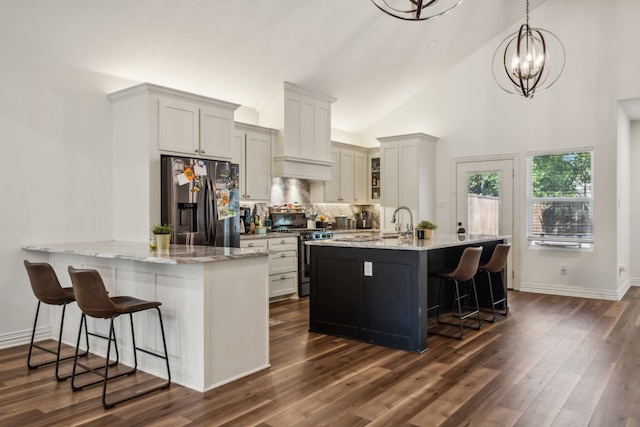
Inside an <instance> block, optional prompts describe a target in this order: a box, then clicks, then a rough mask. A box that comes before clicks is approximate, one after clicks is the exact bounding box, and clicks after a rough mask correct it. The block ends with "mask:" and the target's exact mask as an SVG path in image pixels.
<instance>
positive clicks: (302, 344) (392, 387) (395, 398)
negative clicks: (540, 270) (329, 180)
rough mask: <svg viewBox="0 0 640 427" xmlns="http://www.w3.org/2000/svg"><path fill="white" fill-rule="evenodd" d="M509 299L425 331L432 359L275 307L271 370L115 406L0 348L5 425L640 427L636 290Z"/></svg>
mask: <svg viewBox="0 0 640 427" xmlns="http://www.w3.org/2000/svg"><path fill="white" fill-rule="evenodd" d="M509 298H510V300H509V301H510V306H511V310H510V313H509V315H508V316H507V317H502V316H500V317H499V318H498V320H497V321H496V323H494V324H488V323H483V327H482V329H481V330H480V331H469V332H465V339H464V340H463V341H458V340H455V339H449V338H445V337H440V336H434V337H430V339H429V350H428V351H427V352H426V353H423V354H414V353H407V352H404V351H398V350H393V349H389V348H384V347H377V346H373V345H369V344H366V343H362V342H358V341H351V340H346V339H341V338H335V337H330V336H324V335H318V334H310V333H308V332H307V318H308V300H306V299H303V300H299V301H285V302H280V303H276V304H272V305H271V308H270V316H271V317H272V318H274V319H277V320H281V321H282V323H280V324H278V325H275V326H272V327H271V328H270V339H271V364H272V367H271V368H270V369H267V370H264V371H262V372H259V373H256V374H253V375H251V376H249V377H246V378H243V379H240V380H238V381H235V382H233V383H231V384H228V385H225V386H223V387H220V388H218V389H215V390H212V391H210V392H208V393H198V392H195V391H193V390H190V389H187V388H185V387H181V386H179V385H176V384H174V385H172V386H171V388H170V389H169V390H165V391H161V392H156V393H153V394H151V395H148V396H145V397H142V398H140V399H137V400H134V401H131V402H128V403H125V404H122V405H119V406H117V407H116V408H114V409H110V410H104V409H103V408H102V405H101V401H100V393H101V388H100V387H93V388H89V389H87V390H84V391H81V392H77V393H72V392H71V390H70V385H69V381H65V382H61V383H57V382H56V381H55V379H54V377H53V370H54V368H53V367H43V368H40V369H36V370H33V371H29V370H28V369H27V367H26V355H27V347H26V346H20V347H14V348H10V349H5V350H0V426H50V425H56V426H59V425H83V426H107V425H108V426H111V425H126V426H142V425H144V426H172V427H173V426H216V425H228V426H265V427H266V426H269V427H279V426H320V425H330V426H349V427H353V426H365V425H367V426H438V425H443V426H467V425H474V426H511V425H516V426H536V427H538V426H554V427H556V426H558V427H560V426H562V427H565V426H587V425H591V426H608V427H609V426H640V287H633V288H631V289H630V290H629V291H628V292H627V295H626V296H625V298H624V299H623V300H622V301H603V300H592V299H581V298H570V297H562V296H550V295H539V294H528V293H523V292H511V293H510V295H509ZM52 344H53V343H52ZM68 350H70V349H68ZM153 381H157V378H154V377H152V376H150V375H147V374H144V373H139V374H136V375H134V376H132V377H127V378H125V379H122V380H120V381H119V387H121V388H122V389H123V390H126V389H127V388H129V386H131V385H136V386H139V385H142V386H144V385H145V384H146V383H151V382H153Z"/></svg>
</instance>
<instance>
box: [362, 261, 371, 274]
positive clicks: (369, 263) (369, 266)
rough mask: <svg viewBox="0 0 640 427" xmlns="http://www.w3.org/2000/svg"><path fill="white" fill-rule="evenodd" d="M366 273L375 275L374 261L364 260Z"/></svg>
mask: <svg viewBox="0 0 640 427" xmlns="http://www.w3.org/2000/svg"><path fill="white" fill-rule="evenodd" d="M364 275H365V276H369V277H371V276H373V263H372V262H371V261H365V262H364Z"/></svg>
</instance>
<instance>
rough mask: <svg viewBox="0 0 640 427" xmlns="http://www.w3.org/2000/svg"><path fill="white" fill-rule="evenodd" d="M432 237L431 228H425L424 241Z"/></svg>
mask: <svg viewBox="0 0 640 427" xmlns="http://www.w3.org/2000/svg"><path fill="white" fill-rule="evenodd" d="M432 237H433V228H427V229H426V230H424V238H425V239H430V238H432Z"/></svg>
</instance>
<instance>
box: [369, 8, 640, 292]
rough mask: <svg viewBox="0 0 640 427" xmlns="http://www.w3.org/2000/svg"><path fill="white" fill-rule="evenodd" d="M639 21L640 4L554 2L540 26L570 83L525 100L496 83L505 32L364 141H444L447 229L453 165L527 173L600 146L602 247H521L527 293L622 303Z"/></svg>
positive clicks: (439, 194) (598, 227)
mask: <svg viewBox="0 0 640 427" xmlns="http://www.w3.org/2000/svg"><path fill="white" fill-rule="evenodd" d="M637 16H640V2H637V1H625V0H614V1H606V2H605V1H601V0H548V1H547V2H546V3H544V4H543V5H542V6H541V7H539V8H537V9H536V10H535V11H534V13H532V15H531V20H530V22H531V24H532V25H533V26H539V27H541V28H544V29H547V30H550V31H552V32H554V33H555V34H556V35H557V36H558V37H559V38H560V40H561V41H562V42H563V44H564V46H565V49H566V52H567V61H566V66H565V70H564V72H563V75H562V76H561V78H560V80H559V81H558V82H557V83H556V84H555V85H554V86H553V87H552V88H551V89H549V90H548V91H546V92H543V93H541V94H538V95H536V97H535V98H534V99H532V100H525V99H523V98H521V97H517V96H513V95H509V94H506V93H505V92H503V91H502V90H501V89H500V88H499V87H498V86H497V85H496V83H495V82H494V80H493V77H492V75H491V60H492V57H493V53H494V50H495V48H496V47H497V46H498V44H499V43H500V41H501V40H502V39H503V38H504V37H506V35H507V33H505V34H503V35H501V36H499V37H496V38H495V39H494V41H492V42H491V43H489V44H487V45H486V46H484V47H483V48H482V49H479V50H478V51H477V52H475V53H474V54H473V55H472V56H470V57H468V58H467V59H465V60H464V61H463V62H461V63H460V64H459V65H458V66H457V67H455V68H454V69H453V70H451V71H450V72H449V73H448V74H447V75H445V76H444V77H443V78H442V79H441V80H439V81H437V82H436V83H434V84H433V85H431V86H430V87H429V88H427V89H426V90H424V91H422V92H420V93H419V94H417V95H416V96H415V97H414V98H412V99H411V100H409V101H408V102H407V103H406V104H405V105H403V106H402V107H401V108H399V109H397V110H396V111H395V112H394V113H392V114H391V115H389V116H388V117H387V118H385V119H384V120H382V121H381V122H380V123H378V124H377V125H376V126H375V127H373V128H372V129H370V130H368V131H367V132H366V134H365V135H364V137H363V143H364V144H365V145H366V144H370V143H371V141H372V140H374V139H375V138H376V137H380V136H389V135H398V134H406V133H413V132H424V133H427V134H430V135H434V136H436V137H438V138H440V139H439V141H438V142H437V144H436V145H437V161H436V164H437V167H436V173H437V181H438V186H437V189H436V200H439V201H440V200H444V201H446V208H439V209H438V210H437V218H436V220H437V222H438V224H439V225H440V229H441V230H454V225H455V222H454V213H455V212H454V208H455V199H454V195H453V179H452V177H453V174H452V165H453V161H452V159H453V158H456V157H469V156H483V155H504V154H511V153H518V154H520V159H521V165H520V166H521V167H520V170H521V173H522V174H524V172H525V170H526V169H525V163H524V162H525V159H526V153H527V152H528V151H534V150H545V149H557V148H563V147H565V148H572V147H584V146H593V147H595V155H594V162H595V164H594V221H595V224H594V234H595V245H594V249H593V250H592V251H575V250H558V249H556V250H552V249H533V248H529V247H528V246H527V244H526V242H519V245H518V246H516V247H515V248H514V249H515V250H516V251H518V252H519V255H520V266H521V268H520V269H521V271H520V279H521V283H520V287H521V289H522V290H530V291H543V292H549V293H557V294H571V295H582V296H590V297H602V298H611V299H615V298H617V297H619V294H618V274H617V250H618V247H617V243H616V237H617V234H618V232H619V231H618V229H617V210H616V199H617V188H616V180H617V176H616V174H615V173H612V171H615V170H616V167H617V149H616V143H617V139H616V132H617V130H616V128H617V110H616V106H617V103H616V101H617V100H619V99H624V98H635V97H639V96H640V78H638V76H640V56H638V55H634V54H630V50H629V49H632V48H633V46H630V45H629V40H638V39H640V26H638V25H636V24H635V23H634V22H633V21H634V18H633V17H637ZM519 24H520V23H518V25H519ZM515 30H516V27H515V26H514V27H513V28H512V29H511V30H510V31H515ZM520 178H521V179H520V183H521V184H520V188H518V189H516V199H517V202H516V203H517V204H518V205H517V208H518V209H519V210H520V214H521V215H520V218H521V219H520V223H519V224H517V225H516V226H517V227H520V229H521V230H524V228H525V226H526V201H525V198H524V194H525V179H524V176H521V177H520ZM518 196H519V197H518ZM560 265H566V266H567V272H568V274H567V275H566V276H561V275H560V271H559V266H560Z"/></svg>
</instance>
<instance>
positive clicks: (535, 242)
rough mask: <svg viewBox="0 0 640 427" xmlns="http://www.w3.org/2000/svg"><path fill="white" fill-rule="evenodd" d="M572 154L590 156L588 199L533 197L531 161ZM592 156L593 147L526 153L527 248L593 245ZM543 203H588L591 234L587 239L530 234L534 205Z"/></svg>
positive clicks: (579, 247) (581, 247)
mask: <svg viewBox="0 0 640 427" xmlns="http://www.w3.org/2000/svg"><path fill="white" fill-rule="evenodd" d="M574 153H589V154H590V156H591V167H590V168H591V183H590V187H591V188H590V193H591V195H590V196H589V197H534V196H533V159H534V158H535V157H542V156H553V155H564V154H574ZM594 156H595V150H594V148H593V147H573V148H563V149H558V150H546V151H530V152H527V153H526V156H525V162H526V168H525V170H526V198H527V229H526V233H527V241H528V244H529V246H540V247H552V248H575V249H589V248H591V247H592V245H593V243H594V223H595V219H594V209H593V207H594V197H595V195H594V167H593V166H594ZM544 202H569V203H588V204H589V209H590V217H591V234H590V235H589V236H587V237H578V236H567V237H565V236H562V237H560V236H549V237H547V236H540V235H534V234H533V233H532V226H533V210H534V208H533V207H534V205H535V204H537V203H544Z"/></svg>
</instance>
